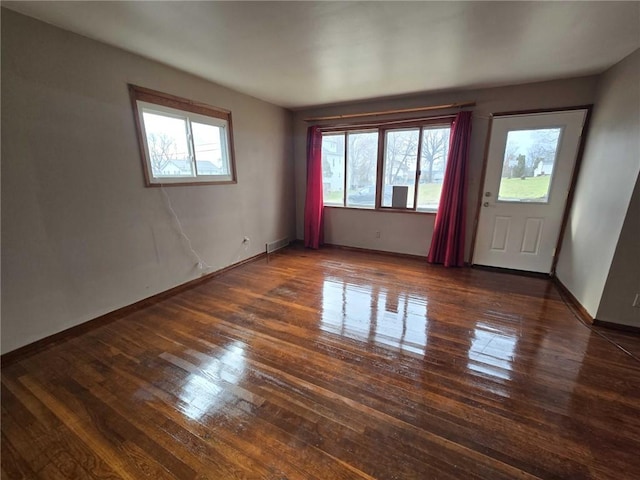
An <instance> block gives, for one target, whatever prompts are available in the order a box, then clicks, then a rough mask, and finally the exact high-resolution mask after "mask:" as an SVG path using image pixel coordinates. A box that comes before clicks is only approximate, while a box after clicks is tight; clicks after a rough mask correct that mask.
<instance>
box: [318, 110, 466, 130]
mask: <svg viewBox="0 0 640 480" xmlns="http://www.w3.org/2000/svg"><path fill="white" fill-rule="evenodd" d="M455 117H456V116H455V114H451V115H438V116H436V117H412V118H407V119H403V120H387V121H379V122H373V121H372V122H361V123H335V124H333V125H319V126H318V127H319V128H320V131H322V132H328V131H333V130H344V129H348V130H360V129H367V128H374V127H386V126H393V125H402V124H405V123H420V122H424V121H427V120H429V121H430V120H434V121H435V120H453V119H454V118H455Z"/></svg>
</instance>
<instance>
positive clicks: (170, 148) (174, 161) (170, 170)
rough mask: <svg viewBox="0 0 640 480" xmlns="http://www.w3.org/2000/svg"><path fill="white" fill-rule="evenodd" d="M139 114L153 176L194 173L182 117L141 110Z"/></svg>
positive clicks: (191, 174) (184, 120)
mask: <svg viewBox="0 0 640 480" xmlns="http://www.w3.org/2000/svg"><path fill="white" fill-rule="evenodd" d="M143 116H144V128H145V131H146V134H147V145H148V147H149V156H150V161H151V171H152V174H153V176H154V177H155V178H158V177H192V176H194V172H193V165H192V164H191V160H190V159H189V147H188V146H187V121H186V119H185V118H176V117H172V116H168V115H160V114H157V113H150V112H144V113H143Z"/></svg>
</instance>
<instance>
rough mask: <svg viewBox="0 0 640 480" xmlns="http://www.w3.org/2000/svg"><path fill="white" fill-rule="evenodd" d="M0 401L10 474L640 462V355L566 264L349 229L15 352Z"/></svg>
mask: <svg viewBox="0 0 640 480" xmlns="http://www.w3.org/2000/svg"><path fill="white" fill-rule="evenodd" d="M605 334H606V332H605ZM616 335H618V336H619V335H623V336H624V335H626V334H621V333H619V332H617V333H616ZM624 339H625V342H626V343H627V345H638V343H639V342H640V339H639V338H638V337H634V336H633V335H632V334H629V335H626V336H624ZM636 350H637V349H636ZM1 408H2V426H1V433H2V461H1V464H2V470H1V471H2V478H3V479H5V478H6V479H13V478H29V479H39V478H42V479H85V478H87V479H117V478H123V479H145V478H147V479H165V478H167V479H168V478H177V479H198V480H204V479H236V478H248V479H253V478H256V479H257V478H261V479H262V478H266V479H305V480H307V479H317V480H325V479H372V478H376V479H413V478H416V479H492V480H500V479H505V480H506V479H536V478H542V479H588V478H598V479H600V478H602V479H616V480H620V479H633V478H640V362H638V361H637V359H634V358H633V357H631V356H629V355H627V354H625V353H624V352H623V351H622V350H620V349H618V348H616V346H615V345H613V344H612V343H610V342H609V341H607V339H605V338H603V337H602V336H600V335H597V334H596V333H594V332H592V331H591V330H590V329H588V328H587V327H586V326H585V325H583V324H581V323H580V322H579V321H578V320H577V319H576V318H575V317H574V315H573V314H572V312H571V311H570V310H569V308H568V307H567V306H566V305H565V304H564V302H563V301H562V299H561V297H560V295H559V293H558V291H557V289H556V287H555V286H554V285H553V284H552V282H550V281H548V280H545V279H539V278H527V277H520V276H514V275H508V274H504V273H496V272H487V271H481V270H475V269H444V268H441V267H434V266H429V265H427V264H426V263H425V262H422V261H419V260H414V259H406V258H394V257H388V256H383V255H375V254H368V253H362V252H349V251H343V250H338V249H325V250H321V251H310V250H304V249H302V248H296V247H294V248H289V249H287V250H284V251H282V252H280V253H276V254H274V255H271V256H270V257H269V258H268V259H262V260H258V261H256V262H253V263H249V264H246V265H243V266H241V267H239V268H237V269H234V270H231V271H229V272H226V273H224V274H223V275H220V276H219V277H216V278H214V279H212V280H211V281H209V282H206V283H203V284H201V285H199V286H197V287H195V288H193V289H191V290H188V291H184V292H181V293H179V294H177V295H176V296H173V297H171V298H168V299H165V300H163V301H161V302H159V303H157V304H155V305H152V306H150V307H147V308H145V309H143V310H140V311H137V312H134V313H131V314H129V315H127V316H126V317H124V318H121V319H118V320H116V321H114V322H111V323H109V324H106V325H103V326H100V327H98V328H96V329H93V330H90V331H89V332H85V333H83V334H82V335H80V336H77V337H75V338H69V339H67V340H66V341H64V342H63V343H60V344H58V345H53V346H51V347H50V348H47V349H46V350H44V351H41V352H38V353H34V354H32V355H31V356H28V357H26V358H23V359H21V360H19V361H17V362H15V363H12V364H9V365H6V366H3V369H2V405H1Z"/></svg>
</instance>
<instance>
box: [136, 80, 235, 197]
mask: <svg viewBox="0 0 640 480" xmlns="http://www.w3.org/2000/svg"><path fill="white" fill-rule="evenodd" d="M130 92H131V99H132V102H133V108H134V113H135V118H136V128H137V129H138V140H139V142H140V153H141V156H142V160H143V168H144V174H145V180H146V183H147V186H154V185H187V184H189V185H190V184H216V183H235V182H236V173H235V163H234V158H233V143H232V138H233V136H232V131H231V112H229V111H227V110H222V109H219V108H216V107H211V106H209V105H204V104H201V103H196V102H193V101H190V100H186V99H182V98H178V97H175V96H173V95H168V94H164V93H161V92H156V91H153V90H148V89H145V88H141V87H136V86H133V85H131V86H130Z"/></svg>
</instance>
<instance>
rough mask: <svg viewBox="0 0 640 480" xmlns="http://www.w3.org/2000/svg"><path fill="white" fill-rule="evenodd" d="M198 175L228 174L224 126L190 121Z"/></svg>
mask: <svg viewBox="0 0 640 480" xmlns="http://www.w3.org/2000/svg"><path fill="white" fill-rule="evenodd" d="M191 133H192V134H193V146H194V149H195V154H196V169H197V171H198V175H229V173H230V172H229V160H228V156H227V152H226V141H225V140H226V131H225V129H224V128H221V127H218V126H215V125H207V124H204V123H197V122H191Z"/></svg>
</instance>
